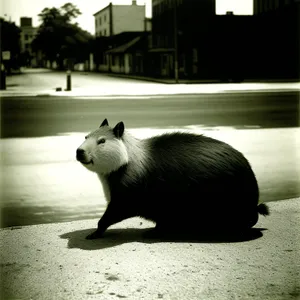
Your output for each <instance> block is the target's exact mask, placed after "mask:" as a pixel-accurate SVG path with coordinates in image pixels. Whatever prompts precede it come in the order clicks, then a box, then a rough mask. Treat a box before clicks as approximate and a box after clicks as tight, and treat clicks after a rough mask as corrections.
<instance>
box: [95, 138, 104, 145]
mask: <svg viewBox="0 0 300 300" xmlns="http://www.w3.org/2000/svg"><path fill="white" fill-rule="evenodd" d="M104 143H105V139H104V138H101V139H99V140H98V141H97V144H98V145H99V144H104Z"/></svg>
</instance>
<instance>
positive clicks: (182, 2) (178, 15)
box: [148, 0, 215, 77]
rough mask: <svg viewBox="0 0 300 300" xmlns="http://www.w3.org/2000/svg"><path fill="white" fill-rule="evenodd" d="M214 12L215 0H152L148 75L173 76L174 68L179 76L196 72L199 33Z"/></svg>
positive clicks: (186, 75)
mask: <svg viewBox="0 0 300 300" xmlns="http://www.w3.org/2000/svg"><path fill="white" fill-rule="evenodd" d="M214 15H215V0H202V1H195V0H176V1H169V0H153V1H152V45H151V49H150V50H149V52H150V53H151V59H150V64H149V68H148V71H149V72H150V73H151V75H152V76H155V77H174V75H175V70H176V69H177V70H178V73H179V77H190V76H192V74H197V73H198V67H197V66H198V63H199V60H200V59H201V57H200V56H199V53H198V51H199V48H201V46H200V45H199V43H200V36H201V32H203V31H205V30H206V28H207V26H208V25H209V23H210V22H211V20H212V17H213V16H214ZM203 47H207V45H203V44H202V48H203ZM176 64H177V65H178V68H176V67H175V65H176Z"/></svg>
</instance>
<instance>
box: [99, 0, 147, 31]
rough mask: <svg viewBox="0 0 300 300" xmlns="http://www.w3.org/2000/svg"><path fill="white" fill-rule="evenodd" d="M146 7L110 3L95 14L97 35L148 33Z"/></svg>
mask: <svg viewBox="0 0 300 300" xmlns="http://www.w3.org/2000/svg"><path fill="white" fill-rule="evenodd" d="M145 14H146V10H145V5H137V4H136V0H133V1H132V4H131V5H114V4H112V3H110V4H109V5H108V6H106V7H104V8H103V9H101V10H100V11H98V12H96V13H95V14H94V18H95V35H96V37H100V36H112V35H116V34H119V33H121V32H129V31H145V30H146V31H148V30H150V28H149V21H148V19H147V18H146V15H145Z"/></svg>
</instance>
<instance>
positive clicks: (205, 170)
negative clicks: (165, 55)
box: [76, 119, 269, 239]
mask: <svg viewBox="0 0 300 300" xmlns="http://www.w3.org/2000/svg"><path fill="white" fill-rule="evenodd" d="M76 158H77V160H78V161H79V162H80V163H82V165H83V166H85V167H86V168H87V169H89V170H91V171H93V172H96V173H97V174H98V176H99V179H100V180H101V182H102V186H103V190H104V194H105V197H106V200H107V202H108V205H107V209H106V211H105V213H104V214H103V216H102V218H101V219H100V220H99V222H98V229H97V230H96V231H95V232H93V233H92V234H90V235H89V236H87V238H88V239H94V238H98V237H101V236H102V234H103V233H104V232H105V231H106V229H107V228H108V227H109V226H111V225H112V224H115V223H117V222H120V221H122V220H124V219H127V218H131V217H135V216H140V217H142V218H145V219H149V220H152V221H154V222H155V223H156V228H159V229H162V230H164V229H172V230H175V231H184V230H186V231H190V230H197V231H199V232H201V231H205V230H206V229H215V230H218V229H222V230H223V229H229V230H231V229H248V228H251V227H252V226H254V225H255V224H256V223H257V221H258V214H263V215H268V214H269V211H268V207H267V206H266V205H265V204H260V205H258V200H259V189H258V184H257V181H256V178H255V175H254V173H253V171H252V169H251V166H250V164H249V162H248V161H247V159H246V158H245V157H244V156H243V155H242V154H241V153H240V152H239V151H237V150H235V149H234V148H232V147H231V146H230V145H228V144H226V143H224V142H221V141H218V140H215V139H213V138H210V137H206V136H203V135H197V134H191V133H183V132H174V133H166V134H162V135H160V136H154V137H151V138H147V139H142V140H139V139H136V138H135V137H133V136H132V135H131V134H129V133H128V132H127V131H126V130H125V128H124V123H123V122H120V123H118V124H117V125H116V126H115V127H114V128H111V127H110V126H109V125H108V121H107V120H106V119H105V120H104V121H103V122H102V124H101V125H100V127H99V128H98V129H96V130H95V131H93V132H91V133H90V134H89V135H88V136H86V140H85V141H84V142H83V144H82V145H81V146H80V147H79V148H78V149H77V153H76Z"/></svg>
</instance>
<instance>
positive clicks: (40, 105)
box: [1, 91, 299, 138]
mask: <svg viewBox="0 0 300 300" xmlns="http://www.w3.org/2000/svg"><path fill="white" fill-rule="evenodd" d="M1 109H2V130H1V138H11V137H38V136H52V135H57V134H60V133H64V132H88V131H90V130H91V129H93V128H95V126H97V125H98V123H99V122H100V120H101V119H104V118H108V119H109V120H110V122H111V123H115V122H118V121H120V120H122V121H124V122H125V124H126V125H127V126H128V127H132V128H137V127H157V128H162V127H169V126H187V125H204V126H208V127H213V126H232V127H235V128H249V127H250V128H286V127H298V126H299V92H296V91H290V92H261V93H260V92H255V93H246V92H240V93H223V94H217V93H216V94H205V95H203V94H201V95H176V96H147V97H134V96H131V97H101V98H99V97H98V98H97V97H90V98H84V97H83V98H80V97H15V98H11V97H5V98H2V100H1Z"/></svg>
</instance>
